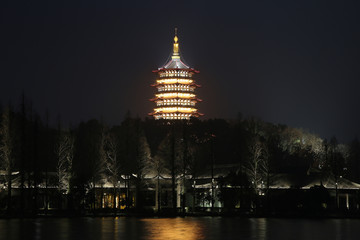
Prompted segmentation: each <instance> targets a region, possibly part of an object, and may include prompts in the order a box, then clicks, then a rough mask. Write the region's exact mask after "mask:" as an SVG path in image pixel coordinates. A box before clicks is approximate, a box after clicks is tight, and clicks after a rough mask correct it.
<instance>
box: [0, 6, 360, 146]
mask: <svg viewBox="0 0 360 240" xmlns="http://www.w3.org/2000/svg"><path fill="white" fill-rule="evenodd" d="M0 6H1V10H0V11H1V13H0V18H1V20H0V30H1V33H0V43H1V51H0V64H1V65H0V66H1V67H0V70H1V71H0V81H1V85H0V102H1V103H2V104H3V105H5V104H7V103H8V102H9V101H11V103H13V104H14V105H17V106H18V104H19V102H20V98H21V93H22V91H24V92H25V95H26V96H27V98H28V99H31V100H32V102H33V105H34V107H35V109H36V110H37V111H38V112H39V113H40V114H44V112H45V110H46V109H48V110H49V112H50V116H51V118H52V119H53V121H54V122H55V119H56V115H58V114H60V115H61V119H63V121H64V122H67V123H70V122H71V123H72V124H77V123H79V122H80V121H86V120H89V119H91V118H98V119H100V118H102V119H103V120H104V121H105V122H107V123H109V124H119V123H120V122H121V121H122V120H123V118H124V116H125V114H126V112H127V111H128V110H130V111H131V113H132V115H133V116H140V117H143V118H144V117H145V116H146V115H147V113H148V112H151V110H152V108H153V107H154V104H153V103H151V102H149V101H148V99H150V98H152V97H153V95H154V93H155V89H154V88H151V87H150V84H152V83H153V82H154V81H155V78H156V75H155V74H154V73H152V70H155V69H157V68H158V67H161V66H162V65H163V64H164V63H165V62H166V60H167V59H168V58H169V56H170V53H171V51H172V41H173V34H174V27H178V29H179V30H178V33H179V34H178V35H179V39H180V49H181V53H182V57H183V59H184V60H185V62H186V63H187V64H189V65H190V66H191V67H193V68H195V69H197V70H200V74H199V75H198V76H197V78H196V79H197V80H198V83H199V84H201V85H202V88H201V89H200V90H199V91H198V92H199V97H200V98H202V99H203V100H204V102H203V103H201V104H199V111H200V112H202V113H204V114H205V117H204V118H226V119H235V118H236V117H237V116H238V113H239V112H241V113H242V114H243V115H244V116H257V117H260V118H262V119H264V120H265V121H270V122H273V123H282V124H287V125H289V126H292V127H301V128H304V129H307V130H309V131H310V132H312V133H315V134H318V135H320V136H321V137H326V138H329V137H331V136H333V135H335V136H337V137H338V139H339V140H340V141H344V142H347V141H350V140H351V139H353V138H354V137H355V136H360V134H359V133H360V94H359V92H360V83H359V82H360V81H359V80H360V67H359V65H360V27H359V26H360V14H359V12H360V1H358V0H355V1H340V0H339V1H329V0H301V1H300V0H299V1H295V0H294V1H289V0H284V1H268V0H266V1H256V0H251V1H250V0H248V1H198V0H197V1H160V0H157V1H104V0H102V1H91V0H84V1H64V0H62V1H55V0H54V1H14V0H5V1H1V3H0Z"/></svg>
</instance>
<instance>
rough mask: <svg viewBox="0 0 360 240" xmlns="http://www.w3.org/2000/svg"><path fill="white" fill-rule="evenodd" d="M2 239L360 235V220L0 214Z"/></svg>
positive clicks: (173, 239)
mask: <svg viewBox="0 0 360 240" xmlns="http://www.w3.org/2000/svg"><path fill="white" fill-rule="evenodd" d="M0 239H7V240H9V239H11V240H13V239H14V240H16V239H54V240H55V239H69V240H80V239H98V240H108V239H126V240H127V239H144V240H147V239H149V240H153V239H159V240H161V239H164V240H180V239H186V240H195V239H196V240H201V239H244V240H246V239H271V240H273V239H274V240H275V239H276V240H279V239H286V240H290V239H294V240H297V239H307V240H310V239H314V240H315V239H316V240H321V239H324V240H325V239H326V240H330V239H336V240H338V239H339V240H340V239H346V240H349V239H360V220H359V219H276V218H224V217H185V218H180V217H179V218H135V217H134V218H130V217H118V218H111V217H104V218H89V217H84V218H35V219H0Z"/></svg>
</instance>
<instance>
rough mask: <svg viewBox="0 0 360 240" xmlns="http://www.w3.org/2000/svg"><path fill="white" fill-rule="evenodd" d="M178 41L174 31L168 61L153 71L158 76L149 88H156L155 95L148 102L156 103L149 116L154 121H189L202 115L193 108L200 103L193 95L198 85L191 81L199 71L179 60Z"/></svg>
mask: <svg viewBox="0 0 360 240" xmlns="http://www.w3.org/2000/svg"><path fill="white" fill-rule="evenodd" d="M178 40H179V39H178V37H177V31H176V29H175V37H174V47H173V53H172V56H171V59H170V61H169V62H167V63H166V64H165V65H164V66H163V67H161V68H159V69H158V70H154V71H153V72H154V73H157V74H158V78H157V79H156V83H155V84H153V85H151V86H152V87H156V88H157V93H156V94H155V98H153V99H150V101H153V102H155V103H156V108H154V111H153V112H152V113H149V115H151V116H154V118H155V119H166V120H176V119H190V118H191V117H199V116H202V115H203V114H201V113H199V112H198V110H197V109H196V108H195V104H196V103H198V102H201V101H202V100H201V99H198V98H197V97H196V94H195V90H196V88H198V87H200V85H198V84H196V83H195V81H194V80H193V79H192V77H193V75H194V74H195V73H199V71H197V70H195V69H193V68H190V67H189V66H188V65H186V64H185V63H184V62H183V61H182V60H181V56H180V52H179V43H178Z"/></svg>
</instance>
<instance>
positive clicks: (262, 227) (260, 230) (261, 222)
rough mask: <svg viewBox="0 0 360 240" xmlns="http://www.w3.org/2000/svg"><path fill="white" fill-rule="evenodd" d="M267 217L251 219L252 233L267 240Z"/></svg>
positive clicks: (260, 238) (257, 237)
mask: <svg viewBox="0 0 360 240" xmlns="http://www.w3.org/2000/svg"><path fill="white" fill-rule="evenodd" d="M266 221H267V219H266V218H255V219H251V234H252V236H254V237H255V239H259V240H265V239H267V236H266V233H267V222H266Z"/></svg>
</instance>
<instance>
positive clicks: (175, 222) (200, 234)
mask: <svg viewBox="0 0 360 240" xmlns="http://www.w3.org/2000/svg"><path fill="white" fill-rule="evenodd" d="M141 221H142V222H143V223H144V224H145V226H144V227H145V233H146V236H144V237H145V239H149V240H153V239H166V240H180V239H186V240H200V239H204V228H203V226H202V224H201V222H199V221H194V219H189V218H170V219H169V218H163V219H162V218H159V219H141Z"/></svg>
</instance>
